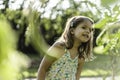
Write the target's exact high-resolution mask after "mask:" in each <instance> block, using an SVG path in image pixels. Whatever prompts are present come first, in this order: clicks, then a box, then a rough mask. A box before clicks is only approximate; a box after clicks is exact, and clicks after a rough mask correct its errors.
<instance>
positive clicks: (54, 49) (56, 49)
mask: <svg viewBox="0 0 120 80" xmlns="http://www.w3.org/2000/svg"><path fill="white" fill-rule="evenodd" d="M64 53H65V48H64V45H63V44H62V43H59V42H58V43H55V44H53V45H52V46H51V47H50V48H49V50H48V55H50V56H53V57H55V58H60V57H61V56H62V55H63V54H64Z"/></svg>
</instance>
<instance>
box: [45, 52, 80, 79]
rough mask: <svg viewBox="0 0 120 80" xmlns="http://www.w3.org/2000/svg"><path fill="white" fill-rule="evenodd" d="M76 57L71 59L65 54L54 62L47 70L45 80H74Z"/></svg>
mask: <svg viewBox="0 0 120 80" xmlns="http://www.w3.org/2000/svg"><path fill="white" fill-rule="evenodd" d="M77 67H78V56H77V57H75V59H71V57H70V53H69V52H68V51H66V53H65V54H64V55H63V56H62V57H61V58H59V59H58V60H57V61H55V62H54V63H53V64H52V65H51V67H50V68H49V70H48V72H47V75H46V79H45V80H76V72H77Z"/></svg>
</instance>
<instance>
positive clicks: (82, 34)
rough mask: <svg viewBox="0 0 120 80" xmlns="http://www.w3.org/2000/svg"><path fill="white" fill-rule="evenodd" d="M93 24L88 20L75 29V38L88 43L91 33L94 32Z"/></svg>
mask: <svg viewBox="0 0 120 80" xmlns="http://www.w3.org/2000/svg"><path fill="white" fill-rule="evenodd" d="M92 25H93V24H92V23H91V22H90V21H88V20H86V21H84V22H83V23H80V24H79V25H78V26H77V27H76V28H75V29H74V38H75V40H79V41H80V42H87V41H88V40H89V39H90V37H91V32H92V30H93V28H92Z"/></svg>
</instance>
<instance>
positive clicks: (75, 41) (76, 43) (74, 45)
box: [73, 40, 81, 49]
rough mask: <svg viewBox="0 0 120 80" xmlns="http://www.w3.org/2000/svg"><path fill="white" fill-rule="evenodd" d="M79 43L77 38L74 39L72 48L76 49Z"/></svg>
mask: <svg viewBox="0 0 120 80" xmlns="http://www.w3.org/2000/svg"><path fill="white" fill-rule="evenodd" d="M80 45H81V42H80V41H78V40H74V44H73V49H78V47H79V46H80Z"/></svg>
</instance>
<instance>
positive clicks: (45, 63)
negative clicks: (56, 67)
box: [37, 55, 55, 80]
mask: <svg viewBox="0 0 120 80" xmlns="http://www.w3.org/2000/svg"><path fill="white" fill-rule="evenodd" d="M54 60H55V59H54V58H53V57H50V56H48V55H45V56H44V58H43V60H42V61H41V64H40V66H39V69H38V76H37V80H45V76H46V72H47V70H48V68H49V67H50V65H51V64H52V63H53V62H54Z"/></svg>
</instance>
